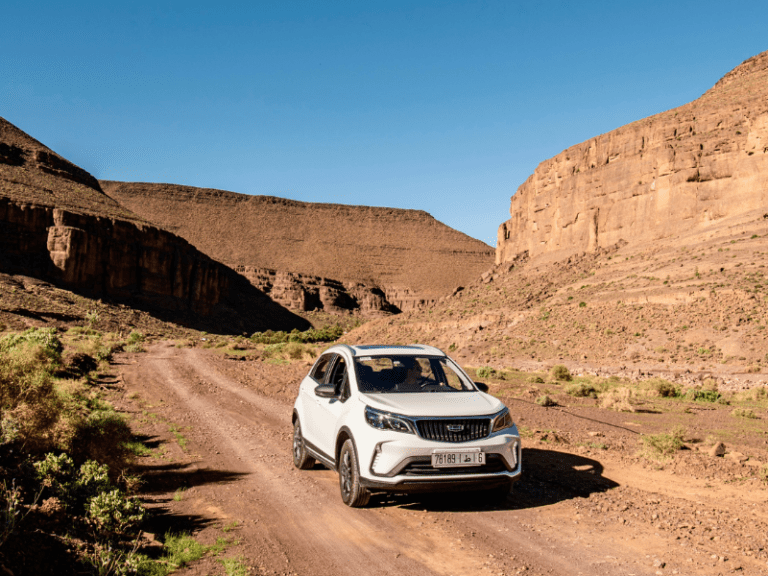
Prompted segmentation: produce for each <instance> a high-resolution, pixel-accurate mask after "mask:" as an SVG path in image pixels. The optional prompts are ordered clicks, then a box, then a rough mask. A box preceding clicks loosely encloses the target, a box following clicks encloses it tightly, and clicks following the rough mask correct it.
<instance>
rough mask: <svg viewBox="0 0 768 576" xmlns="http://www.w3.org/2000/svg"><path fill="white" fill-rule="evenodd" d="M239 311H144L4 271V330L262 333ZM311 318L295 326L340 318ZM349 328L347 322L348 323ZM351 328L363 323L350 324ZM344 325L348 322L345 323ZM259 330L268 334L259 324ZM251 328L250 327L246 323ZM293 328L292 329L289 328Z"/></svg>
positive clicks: (0, 313) (0, 277)
mask: <svg viewBox="0 0 768 576" xmlns="http://www.w3.org/2000/svg"><path fill="white" fill-rule="evenodd" d="M237 314H238V311H237V310H235V309H230V310H227V309H222V310H220V311H219V313H218V314H214V315H212V316H211V317H208V318H199V317H197V316H195V315H193V314H183V313H179V312H169V311H167V310H157V309H140V308H136V307H135V306H134V305H127V304H125V303H121V302H118V301H115V300H112V299H109V298H94V297H89V296H87V295H83V294H79V293H76V292H73V291H71V290H68V289H66V288H63V287H59V286H56V285H55V284H52V283H50V282H47V281H45V280H40V279H39V278H34V277H31V276H25V275H21V274H6V273H0V330H26V329H27V328H35V327H44V326H47V327H55V328H58V329H61V330H66V329H68V328H72V327H74V326H85V327H90V328H93V329H95V330H99V331H100V332H115V333H118V334H121V335H123V336H125V335H127V334H130V332H132V331H134V330H137V331H139V332H142V333H143V334H145V335H147V336H149V337H162V338H190V337H198V336H199V335H200V333H201V332H208V333H211V334H221V335H241V334H246V333H247V334H248V335H250V334H251V333H252V332H254V331H256V330H253V331H250V332H249V331H247V330H242V331H238V330H236V329H235V328H236V327H237V328H241V327H243V323H242V319H238V318H237V317H236V316H237ZM310 316H314V317H313V318H312V319H311V320H310V319H306V318H302V317H299V316H296V317H295V318H296V320H295V321H294V322H293V324H292V325H293V326H295V327H298V328H300V329H302V330H303V329H305V328H308V327H311V326H313V325H314V326H324V325H326V324H329V323H333V322H331V319H332V318H336V316H330V315H323V314H315V315H311V314H310ZM342 324H343V323H342ZM348 324H349V325H350V326H352V325H357V323H354V322H348ZM343 325H344V324H343ZM258 326H259V327H258V328H257V330H259V331H261V330H266V329H268V328H269V327H266V328H265V327H263V326H262V325H261V324H258ZM245 327H246V328H250V325H249V324H246V325H245ZM288 329H289V330H290V328H288Z"/></svg>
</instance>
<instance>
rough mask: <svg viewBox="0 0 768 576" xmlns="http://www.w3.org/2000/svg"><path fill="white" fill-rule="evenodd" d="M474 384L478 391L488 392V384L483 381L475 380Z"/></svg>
mask: <svg viewBox="0 0 768 576" xmlns="http://www.w3.org/2000/svg"><path fill="white" fill-rule="evenodd" d="M475 386H477V389H478V390H480V392H485V393H486V394H488V384H486V383H485V382H475Z"/></svg>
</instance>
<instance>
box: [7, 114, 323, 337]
mask: <svg viewBox="0 0 768 576" xmlns="http://www.w3.org/2000/svg"><path fill="white" fill-rule="evenodd" d="M0 245H1V246H2V250H0V271H2V272H5V273H11V274H22V275H27V276H32V277H35V278H40V279H43V280H47V281H51V282H54V283H56V284H58V285H61V286H63V287H66V288H69V289H71V290H73V291H75V292H79V293H82V294H86V295H89V296H95V297H105V298H109V299H111V300H114V301H117V302H121V303H124V304H127V305H129V306H131V307H132V308H138V309H144V310H148V311H150V312H152V313H153V315H155V316H157V317H159V318H163V319H168V320H173V321H174V322H178V323H180V324H184V325H188V326H192V327H198V328H200V329H213V330H217V331H223V332H227V333H233V332H237V333H240V332H249V333H250V332H254V331H257V330H266V329H277V330H280V329H287V330H291V329H292V328H300V329H305V328H307V327H308V326H309V324H308V322H306V321H304V320H303V319H301V318H299V317H297V316H296V315H294V314H292V313H291V312H289V311H288V310H286V309H285V308H283V307H282V306H280V305H278V304H276V303H274V302H273V301H272V300H270V299H269V298H268V297H267V296H266V295H265V294H264V293H263V292H261V291H260V290H258V289H257V288H255V287H254V286H252V285H251V284H250V283H249V282H248V281H247V280H246V279H245V278H244V277H242V276H240V275H239V274H237V273H236V272H235V271H234V270H231V269H230V268H228V267H227V266H225V265H223V264H221V263H220V262H217V261H215V260H213V259H212V258H210V257H208V256H206V255H205V254H203V253H201V252H200V251H199V250H197V249H196V248H195V247H194V246H192V245H191V244H189V243H188V242H187V241H185V240H184V239H182V238H179V237H178V236H176V235H174V234H172V233H170V232H168V231H166V230H163V229H161V228H158V227H156V226H152V225H150V224H148V223H146V221H144V220H142V219H141V218H140V217H138V216H136V215H135V214H132V213H130V212H129V211H127V210H126V209H125V208H123V207H121V206H120V205H119V204H118V203H117V202H115V201H114V200H112V199H111V198H109V197H107V196H106V195H105V194H104V193H103V192H102V191H101V188H100V187H99V183H98V181H97V180H96V179H95V178H93V177H92V176H91V175H90V174H88V173H87V172H85V171H84V170H82V169H80V168H78V167H77V166H75V165H74V164H72V163H70V162H68V161H67V160H64V159H63V158H61V157H59V156H58V155H56V154H55V153H54V152H52V151H51V150H49V149H47V148H45V147H44V146H43V145H42V144H40V143H39V142H37V141H36V140H34V139H33V138H31V137H29V136H28V135H26V134H24V133H23V132H22V131H21V130H19V129H18V128H16V127H15V126H13V125H11V124H9V123H8V122H6V121H5V120H3V119H2V118H0Z"/></svg>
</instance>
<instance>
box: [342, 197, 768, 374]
mask: <svg viewBox="0 0 768 576" xmlns="http://www.w3.org/2000/svg"><path fill="white" fill-rule="evenodd" d="M710 232H711V233H710V234H705V233H701V231H698V232H697V233H695V234H693V233H692V234H690V235H681V236H678V237H676V238H674V239H670V240H668V241H659V242H655V243H646V244H642V245H635V246H632V245H627V244H625V243H619V244H617V245H615V246H613V247H610V248H606V249H600V250H599V251H598V252H597V253H594V254H580V255H576V256H574V257H572V258H570V259H568V260H566V261H562V262H554V263H546V264H544V263H541V262H540V261H532V260H529V259H527V258H525V257H522V258H520V259H518V261H516V262H510V263H506V264H503V265H499V266H496V267H495V268H494V269H493V270H492V271H491V272H490V273H488V274H486V275H484V276H483V278H481V279H479V280H478V281H477V282H476V283H474V284H472V285H470V286H467V287H465V288H464V289H462V290H459V291H457V292H456V293H455V294H454V295H453V296H451V297H449V298H447V299H445V300H444V301H442V302H440V303H438V304H437V305H435V306H434V307H433V308H431V309H430V310H428V311H417V312H411V313H407V314H403V315H399V316H396V317H391V318H388V319H382V320H376V321H373V322H369V323H368V324H366V325H364V326H362V327H361V328H359V329H357V330H355V331H353V332H352V333H350V334H349V335H348V336H347V339H348V340H349V341H350V342H383V343H395V342H401V343H409V342H425V343H430V344H434V345H436V346H438V347H440V348H442V349H444V350H446V351H448V352H450V353H451V354H452V355H453V356H455V357H457V358H458V359H460V360H461V361H462V362H464V363H465V364H470V365H476V366H483V365H489V366H492V367H495V368H508V367H514V368H522V369H526V370H536V369H541V368H546V367H547V366H551V365H553V364H558V363H565V364H567V365H568V366H569V367H570V368H571V369H572V370H573V371H575V372H592V373H598V374H604V375H610V374H617V375H622V376H629V377H634V378H641V377H644V376H646V375H656V376H662V377H665V378H669V379H673V380H676V381H680V382H688V383H697V382H698V383H701V382H703V381H704V380H705V379H707V378H710V377H714V378H715V379H716V380H718V381H719V383H720V385H721V386H725V387H727V386H732V387H737V388H738V387H739V386H751V385H756V384H761V383H766V382H768V335H767V334H766V332H768V269H767V268H766V262H767V261H768V216H766V215H764V214H763V213H762V212H759V211H758V212H753V213H751V214H750V215H749V217H748V218H745V217H743V216H740V217H739V219H738V221H733V222H732V223H731V224H729V223H728V222H727V221H722V222H721V224H720V226H719V228H718V230H712V231H710Z"/></svg>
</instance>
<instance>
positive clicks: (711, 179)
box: [496, 52, 768, 264]
mask: <svg viewBox="0 0 768 576" xmlns="http://www.w3.org/2000/svg"><path fill="white" fill-rule="evenodd" d="M767 201H768V52H764V53H762V54H759V55H758V56H755V57H754V58H750V59H749V60H747V61H745V62H744V63H742V64H741V65H740V66H738V67H737V68H735V69H734V70H733V71H731V72H730V73H728V74H727V75H726V76H724V77H723V78H722V79H721V80H720V81H719V82H718V83H717V84H716V85H715V86H714V87H713V88H712V89H711V90H709V91H708V92H706V93H705V94H704V95H703V96H701V97H700V98H699V99H697V100H695V101H693V102H691V103H689V104H686V105H684V106H681V107H679V108H675V109H673V110H670V111H668V112H664V113H662V114H657V115H655V116H651V117H649V118H645V119H643V120H639V121H637V122H634V123H632V124H629V125H627V126H623V127H621V128H619V129H617V130H614V131H612V132H609V133H607V134H603V135H601V136H598V137H596V138H592V139H591V140H588V141H587V142H583V143H581V144H578V145H576V146H572V147H571V148H568V149H567V150H565V151H563V152H561V153H560V154H558V155H557V156H555V157H554V158H551V159H549V160H546V161H544V162H542V163H541V164H539V166H538V167H537V168H536V170H535V171H534V173H533V174H532V175H531V176H530V177H529V178H528V179H527V180H526V181H525V183H524V184H523V185H522V186H520V188H518V190H517V192H516V194H515V195H514V196H513V197H512V201H511V206H510V219H509V220H508V221H507V222H504V223H503V224H502V225H501V226H500V227H499V231H498V242H497V247H496V263H497V264H501V263H505V262H511V261H513V260H514V259H515V258H516V257H518V256H519V255H522V254H527V255H528V256H530V257H531V258H537V259H541V260H559V259H564V258H567V257H569V256H571V255H574V254H579V253H583V252H594V251H596V250H597V249H599V248H604V247H609V246H613V245H615V244H617V243H619V242H622V241H623V242H630V243H642V242H653V241H658V240H661V239H665V238H672V237H674V236H675V235H676V234H678V233H679V232H680V231H681V230H688V231H690V230H692V229H694V230H695V229H699V230H701V231H702V232H706V231H707V230H708V229H711V228H713V227H714V226H716V225H717V224H718V223H719V222H722V221H724V220H726V219H728V221H729V222H731V223H733V222H738V221H739V219H752V218H755V217H762V213H763V212H768V202H767Z"/></svg>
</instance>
